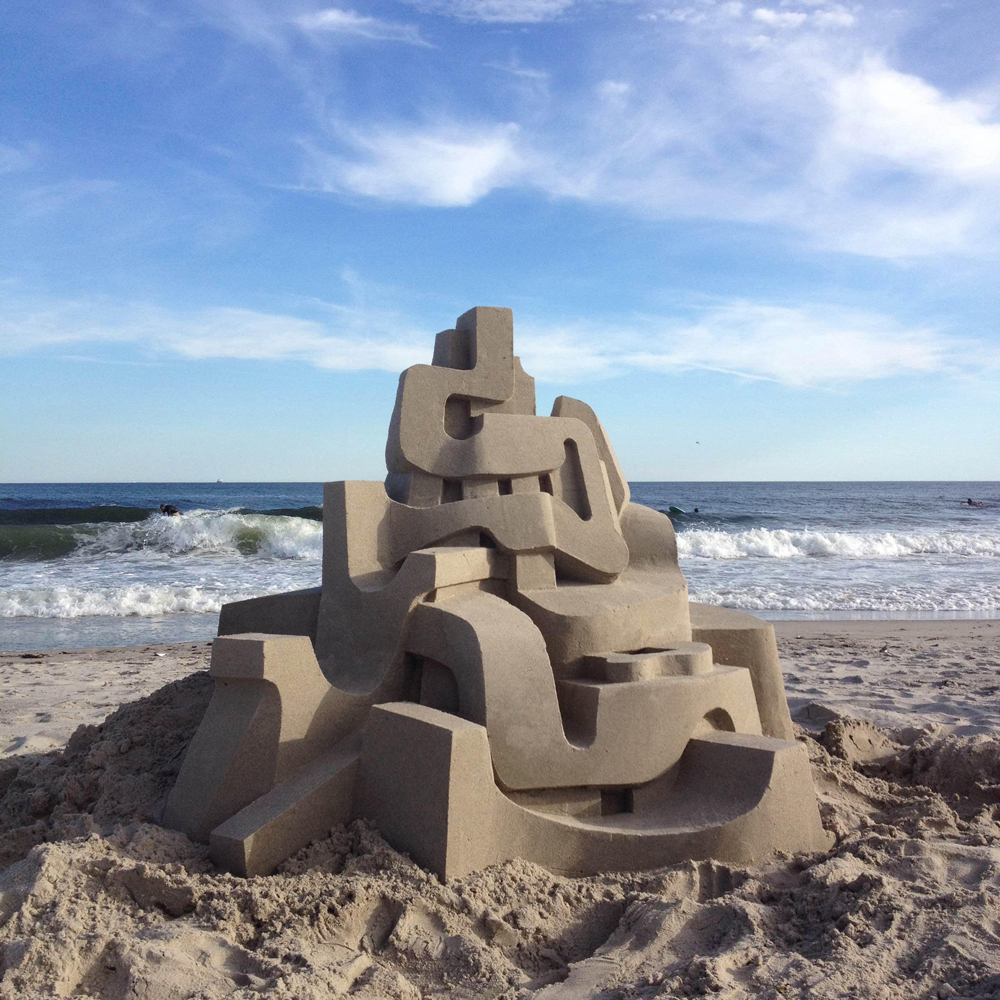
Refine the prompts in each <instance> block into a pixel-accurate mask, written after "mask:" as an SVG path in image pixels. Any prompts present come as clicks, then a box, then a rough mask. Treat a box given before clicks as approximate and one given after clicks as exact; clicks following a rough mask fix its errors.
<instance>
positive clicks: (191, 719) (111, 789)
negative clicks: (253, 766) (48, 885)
mask: <svg viewBox="0 0 1000 1000" xmlns="http://www.w3.org/2000/svg"><path fill="white" fill-rule="evenodd" d="M212 687H213V683H212V681H211V679H210V678H209V676H208V675H207V674H205V673H197V674H192V675H191V676H190V677H185V678H184V679H182V680H180V681H175V682H174V683H172V684H167V685H166V686H165V687H162V688H160V690H158V691H155V692H154V693H153V694H151V695H149V696H148V697H146V698H141V699H140V700H139V701H134V702H130V703H129V704H127V705H122V707H121V708H119V709H118V710H117V711H116V712H114V713H112V714H111V715H109V716H108V718H107V719H106V720H105V721H104V722H103V723H102V724H101V725H99V726H80V727H79V729H77V730H76V732H75V733H74V734H73V735H72V736H71V737H70V740H69V743H68V744H67V746H66V749H65V750H55V751H51V752H49V753H43V754H24V755H21V756H18V757H8V758H6V759H5V760H3V761H0V830H2V831H3V840H2V841H0V867H2V866H6V865H9V864H10V863H11V862H12V861H17V860H18V859H19V858H23V857H24V855H25V854H26V853H27V852H28V850H30V849H31V848H32V847H33V846H34V845H35V844H39V843H42V842H43V841H46V840H53V839H65V838H66V837H68V836H72V835H74V834H77V835H78V834H80V833H84V832H88V831H90V830H93V829H106V828H109V825H114V824H115V823H129V822H136V821H140V822H141V821H150V820H153V821H155V820H157V819H158V818H159V814H160V810H162V808H163V800H164V797H165V796H166V793H167V792H168V791H169V790H170V788H171V787H172V786H173V783H174V780H175V779H176V777H177V772H178V771H179V769H180V762H181V758H182V757H183V754H184V750H185V749H186V747H187V745H188V743H190V742H191V737H192V736H193V735H194V733H195V730H196V729H197V728H198V723H199V722H201V717H202V715H204V713H205V708H206V707H207V705H208V701H209V698H210V697H211V695H212Z"/></svg>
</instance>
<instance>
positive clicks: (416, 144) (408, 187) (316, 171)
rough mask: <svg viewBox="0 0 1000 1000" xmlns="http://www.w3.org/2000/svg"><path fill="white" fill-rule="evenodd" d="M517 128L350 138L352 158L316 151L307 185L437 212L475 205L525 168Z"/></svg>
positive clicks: (384, 132) (442, 128) (437, 129)
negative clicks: (433, 209)
mask: <svg viewBox="0 0 1000 1000" xmlns="http://www.w3.org/2000/svg"><path fill="white" fill-rule="evenodd" d="M517 133H518V129H517V127H516V126H514V125H497V126H486V127H462V126H450V125H439V126H434V127H432V128H431V129H430V130H428V131H419V130H415V129H412V128H400V129H391V128H384V129H378V130H374V131H372V132H370V133H368V134H354V135H350V136H345V139H346V141H347V142H348V143H349V144H350V145H351V146H352V147H353V149H354V156H353V157H343V156H336V155H332V154H326V153H323V152H320V151H315V150H314V151H313V153H312V163H311V165H310V176H309V177H308V179H307V183H309V184H311V185H313V186H318V187H320V188H321V189H323V190H327V191H346V192H353V193H355V194H361V195H367V196H369V197H374V198H381V199H384V200H386V201H399V202H409V203H412V204H418V205H431V206H436V207H456V206H465V205H471V204H472V203H473V202H475V201H478V200H479V199H480V198H482V197H483V196H484V195H486V194H488V193H489V192H490V191H491V190H493V189H495V188H498V187H505V186H507V185H509V184H511V183H513V181H514V179H515V178H516V177H517V176H518V175H519V173H520V172H521V170H522V167H523V163H522V158H521V155H520V153H519V152H518V150H517V148H516V144H515V140H516V138H517Z"/></svg>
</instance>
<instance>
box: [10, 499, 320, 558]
mask: <svg viewBox="0 0 1000 1000" xmlns="http://www.w3.org/2000/svg"><path fill="white" fill-rule="evenodd" d="M120 509H121V510H131V508H120ZM322 534H323V528H322V525H321V524H320V523H319V522H318V520H315V519H312V518H307V517H304V516H302V515H293V516H288V515H279V514H260V513H244V512H242V511H240V510H230V511H209V510H199V511H191V512H190V513H185V514H183V515H182V516H180V517H162V516H160V515H159V514H156V515H155V516H151V517H144V519H142V520H135V519H129V518H125V517H123V518H122V519H121V520H117V521H113V520H105V521H103V522H100V523H90V524H88V523H84V524H69V525H61V524H14V525H10V524H8V525H2V526H0V559H16V560H27V561H34V560H50V559H59V558H61V557H67V556H70V557H73V558H76V559H87V558H93V559H97V558H108V557H114V556H115V555H125V554H129V553H146V554H148V555H151V556H152V555H155V554H160V555H163V556H179V555H193V554H201V555H212V554H231V555H235V554H238V555H242V556H264V557H270V558H273V559H319V557H320V553H321V551H322Z"/></svg>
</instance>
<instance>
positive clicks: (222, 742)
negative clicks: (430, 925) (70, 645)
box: [164, 308, 827, 878]
mask: <svg viewBox="0 0 1000 1000" xmlns="http://www.w3.org/2000/svg"><path fill="white" fill-rule="evenodd" d="M386 465H387V468H388V476H387V477H386V480H385V482H384V483H382V482H336V483H327V484H326V486H325V488H324V495H323V511H324V512H323V577H322V587H319V588H316V589H312V590H304V591H296V592H294V593H289V594H280V595H277V596H273V597H263V598H258V599H255V600H250V601H241V602H239V603H236V604H229V605H226V606H225V607H224V608H223V610H222V615H221V617H220V623H219V638H218V639H217V640H216V641H215V644H214V646H213V650H212V665H211V674H212V676H213V677H214V678H215V684H216V688H215V693H214V695H213V698H212V701H211V703H210V705H209V707H208V710H207V712H206V714H205V717H204V720H203V721H202V723H201V727H200V728H199V730H198V732H197V734H196V735H195V738H194V740H193V741H192V743H191V745H190V747H189V749H188V752H187V755H186V757H185V759H184V762H183V766H182V768H181V771H180V774H179V776H178V779H177V782H176V784H175V786H174V788H173V790H172V792H171V794H170V796H169V799H168V801H167V806H166V811H165V816H164V822H165V824H166V825H167V826H171V827H174V828H176V829H180V830H183V831H185V832H186V833H188V834H189V835H190V836H191V837H193V838H194V839H197V840H202V841H209V842H210V844H211V854H212V857H213V858H214V859H215V861H216V862H217V863H218V864H220V865H221V866H223V867H225V868H227V869H229V870H230V871H232V872H235V873H237V874H241V875H256V874H267V873H269V872H271V871H273V870H274V868H275V867H276V866H277V865H278V864H280V863H281V861H283V860H284V859H285V858H286V857H287V856H288V855H289V854H291V853H292V852H293V851H295V850H297V849H298V848H300V847H302V846H304V845H305V844H307V843H309V842H310V841H311V840H313V839H316V838H319V837H323V836H325V835H326V834H327V833H328V831H329V830H330V829H331V827H333V826H336V825H337V824H339V823H344V822H348V821H350V820H352V819H356V818H367V819H369V820H371V821H373V822H374V823H375V824H377V826H378V828H379V829H380V831H381V832H382V834H383V836H384V837H385V838H386V840H388V841H389V843H391V844H392V845H393V846H394V847H396V848H397V849H399V850H401V851H405V852H407V853H409V854H410V855H411V856H412V857H413V859H414V860H415V861H417V862H419V863H420V864H421V865H423V866H425V867H426V868H428V869H430V870H432V871H434V872H436V873H437V874H438V875H440V876H441V877H444V878H451V877H455V876H460V875H463V874H465V873H467V872H469V871H473V870H476V869H479V868H483V867H485V866H487V865H490V864H493V863H495V862H498V861H503V860H507V859H509V858H514V857H522V858H526V859H528V860H531V861H534V862H536V863H538V864H541V865H544V866H545V867H547V868H550V869H552V870H555V871H559V872H565V873H573V874H590V873H594V872H597V871H607V870H628V869H639V868H650V867H656V866H660V865H664V864H669V863H671V862H676V861H681V860H686V859H698V858H707V857H714V858H718V859H722V860H726V861H730V862H737V863H747V862H750V861H753V860H756V859H758V858H760V857H762V856H764V855H766V854H768V853H770V852H773V851H776V850H781V851H787V852H797V851H811V850H819V849H823V848H824V847H826V846H827V836H826V834H825V833H824V831H823V829H822V827H821V825H820V820H819V812H818V808H817V804H816V797H815V792H814V789H813V785H812V779H811V776H810V771H809V764H808V760H807V756H806V752H805V748H804V747H802V746H801V745H799V744H797V743H795V742H793V741H792V739H791V736H792V726H791V720H790V718H789V714H788V706H787V703H786V701H785V694H784V687H783V684H782V679H781V670H780V666H779V662H778V654H777V649H776V647H775V642H774V634H773V630H772V628H771V626H770V625H768V624H767V623H766V622H762V621H760V620H758V619H755V618H752V617H750V616H749V615H744V614H740V613H738V612H734V611H730V610H726V609H723V608H717V607H710V606H707V605H699V604H691V603H689V601H688V593H687V584H686V582H685V580H684V577H683V576H682V574H681V572H680V569H679V568H678V564H677V549H676V543H675V539H674V531H673V527H672V525H671V523H670V520H669V519H668V518H667V517H666V516H665V515H663V514H660V513H658V512H656V511H654V510H651V509H649V508H647V507H643V506H641V505H639V504H635V503H632V502H631V501H630V499H629V488H628V484H627V483H626V481H625V477H624V475H623V474H622V471H621V469H620V468H619V465H618V462H617V459H616V458H615V454H614V451H613V450H612V448H611V444H610V442H609V441H608V438H607V435H606V434H605V432H604V429H603V428H602V426H601V424H600V422H599V421H598V419H597V417H596V416H595V415H594V412H593V411H592V410H591V409H590V407H589V406H587V405H586V404H585V403H581V402H580V401H579V400H576V399H570V398H569V397H566V396H560V397H559V398H558V399H557V400H556V401H555V405H554V406H553V409H552V415H551V416H549V417H539V416H536V415H535V391H534V380H533V379H532V378H531V377H530V376H528V375H526V374H525V372H524V370H523V369H522V367H521V363H520V360H519V359H518V358H517V357H515V356H514V353H513V318H512V314H511V311H510V310H508V309H494V308H477V309H473V310H471V311H469V312H467V313H465V314H464V315H463V316H460V317H459V319H458V321H457V322H456V325H455V329H454V330H446V331H444V332H443V333H439V334H438V335H437V339H436V342H435V346H434V356H433V363H432V364H431V365H415V366H413V367H412V368H409V369H407V371H405V372H404V373H403V375H402V376H401V378H400V382H399V391H398V394H397V397H396V405H395V409H394V411H393V414H392V420H391V423H390V427H389V436H388V444H387V447H386Z"/></svg>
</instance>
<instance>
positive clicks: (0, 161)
mask: <svg viewBox="0 0 1000 1000" xmlns="http://www.w3.org/2000/svg"><path fill="white" fill-rule="evenodd" d="M37 159H38V147H37V146H36V145H34V144H33V143H28V144H26V145H24V146H21V147H18V146H9V145H6V144H4V143H0V177H2V176H3V175H4V174H13V173H17V172H18V171H21V170H28V169H29V168H30V167H33V166H34V164H35V161H36V160H37Z"/></svg>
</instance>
